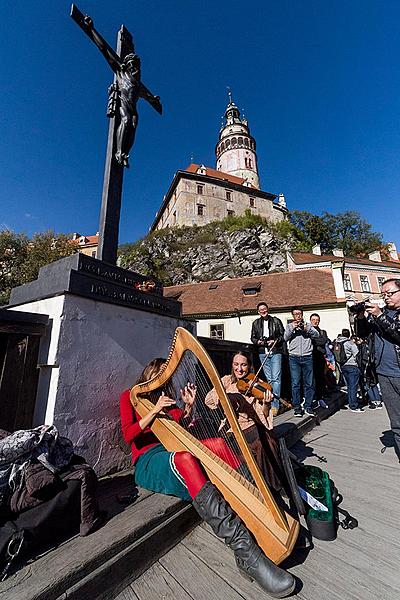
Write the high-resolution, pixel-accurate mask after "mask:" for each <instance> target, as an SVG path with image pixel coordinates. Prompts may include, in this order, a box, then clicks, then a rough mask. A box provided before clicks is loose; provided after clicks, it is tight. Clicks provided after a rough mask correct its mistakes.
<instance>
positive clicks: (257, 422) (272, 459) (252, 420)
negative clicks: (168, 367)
mask: <svg viewBox="0 0 400 600" xmlns="http://www.w3.org/2000/svg"><path fill="white" fill-rule="evenodd" d="M250 372H251V358H250V356H249V355H248V354H247V353H246V352H243V351H240V352H237V353H236V354H235V355H234V357H233V359H232V371H231V374H230V375H225V376H224V377H222V379H221V382H222V385H223V386H224V388H225V391H226V392H227V394H228V397H230V399H231V403H232V405H233V406H234V408H235V409H236V413H237V415H238V423H239V426H240V428H241V430H242V431H243V435H244V437H245V439H246V441H247V443H248V444H249V446H250V449H251V451H252V452H253V455H254V457H255V459H256V461H257V464H258V466H259V467H260V470H261V473H262V474H263V476H264V479H265V481H266V482H267V483H268V485H270V486H271V487H272V488H273V489H275V490H277V491H278V490H281V489H282V485H283V483H284V475H283V469H282V467H281V461H280V458H279V452H278V448H277V443H276V441H275V439H274V438H273V437H272V436H271V435H270V434H269V432H268V430H269V429H270V428H271V422H270V421H269V403H270V401H271V399H272V394H268V393H266V396H265V399H264V401H262V402H261V403H260V402H259V401H258V400H257V399H256V398H254V396H250V395H249V396H244V395H243V394H240V392H239V390H238V387H237V382H238V380H239V379H243V378H244V377H246V376H247V375H248V374H249V373H250ZM239 394H240V395H239ZM205 404H206V405H207V406H208V407H209V408H210V409H212V410H215V409H217V408H218V406H219V398H218V395H217V392H216V391H215V390H214V389H213V390H211V391H210V392H209V393H208V394H207V396H206V398H205Z"/></svg>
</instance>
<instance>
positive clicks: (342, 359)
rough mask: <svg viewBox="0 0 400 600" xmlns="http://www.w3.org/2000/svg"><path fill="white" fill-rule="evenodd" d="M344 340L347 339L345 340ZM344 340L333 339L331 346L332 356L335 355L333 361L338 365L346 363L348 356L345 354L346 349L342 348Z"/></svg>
mask: <svg viewBox="0 0 400 600" xmlns="http://www.w3.org/2000/svg"><path fill="white" fill-rule="evenodd" d="M345 341H347V340H345ZM345 341H344V342H338V340H334V341H333V348H332V352H333V356H334V357H335V361H336V362H337V364H338V365H340V366H342V365H344V363H346V362H347V361H348V358H347V356H346V351H345V349H344V343H345Z"/></svg>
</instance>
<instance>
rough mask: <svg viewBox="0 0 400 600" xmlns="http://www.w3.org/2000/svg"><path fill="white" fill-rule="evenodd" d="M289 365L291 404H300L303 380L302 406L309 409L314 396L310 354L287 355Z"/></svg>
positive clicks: (295, 406) (296, 405)
mask: <svg viewBox="0 0 400 600" xmlns="http://www.w3.org/2000/svg"><path fill="white" fill-rule="evenodd" d="M289 367H290V376H291V378H292V404H293V406H294V408H298V407H299V406H300V405H301V383H302V382H303V391H304V400H305V402H304V407H305V409H306V410H307V409H310V410H311V409H312V403H313V400H314V398H315V390H314V382H313V379H314V375H313V357H312V355H310V356H289Z"/></svg>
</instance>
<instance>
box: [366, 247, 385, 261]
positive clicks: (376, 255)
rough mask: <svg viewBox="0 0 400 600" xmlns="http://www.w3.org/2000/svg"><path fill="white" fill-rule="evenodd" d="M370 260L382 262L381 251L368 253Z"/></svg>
mask: <svg viewBox="0 0 400 600" xmlns="http://www.w3.org/2000/svg"><path fill="white" fill-rule="evenodd" d="M368 258H369V260H374V261H375V262H382V257H381V253H380V252H379V250H374V251H373V252H370V253H369V254H368Z"/></svg>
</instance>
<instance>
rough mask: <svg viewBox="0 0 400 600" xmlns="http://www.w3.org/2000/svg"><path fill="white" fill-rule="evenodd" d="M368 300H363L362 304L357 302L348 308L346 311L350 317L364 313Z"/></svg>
mask: <svg viewBox="0 0 400 600" xmlns="http://www.w3.org/2000/svg"><path fill="white" fill-rule="evenodd" d="M367 302H368V300H364V302H358V303H357V304H352V305H351V306H348V310H349V312H350V313H351V314H352V315H358V314H359V313H361V312H364V311H365V309H366V303H367Z"/></svg>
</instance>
